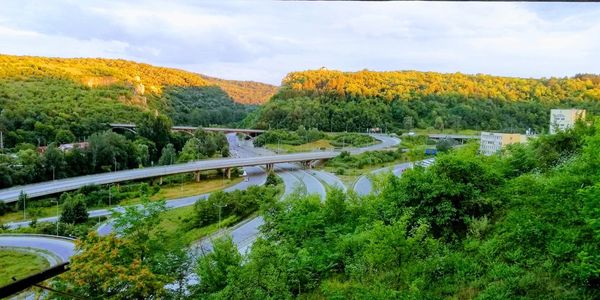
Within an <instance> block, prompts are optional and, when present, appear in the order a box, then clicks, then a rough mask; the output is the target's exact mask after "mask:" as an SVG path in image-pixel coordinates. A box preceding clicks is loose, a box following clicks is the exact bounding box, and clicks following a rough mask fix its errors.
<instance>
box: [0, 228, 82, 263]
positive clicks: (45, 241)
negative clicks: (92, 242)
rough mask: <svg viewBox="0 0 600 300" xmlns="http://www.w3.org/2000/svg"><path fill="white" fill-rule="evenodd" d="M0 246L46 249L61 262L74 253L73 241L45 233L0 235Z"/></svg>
mask: <svg viewBox="0 0 600 300" xmlns="http://www.w3.org/2000/svg"><path fill="white" fill-rule="evenodd" d="M0 247H17V248H33V249H38V250H45V251H48V252H50V253H52V254H54V255H55V256H57V257H58V258H60V259H61V260H62V261H63V262H64V261H68V260H69V258H71V256H73V254H75V243H74V242H73V241H72V240H69V239H66V238H58V237H52V236H47V235H35V234H23V235H0Z"/></svg>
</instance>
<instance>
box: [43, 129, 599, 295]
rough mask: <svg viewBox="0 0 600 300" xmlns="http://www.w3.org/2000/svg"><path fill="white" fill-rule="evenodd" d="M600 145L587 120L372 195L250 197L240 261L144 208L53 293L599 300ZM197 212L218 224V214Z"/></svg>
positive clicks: (443, 162) (224, 242)
mask: <svg viewBox="0 0 600 300" xmlns="http://www.w3.org/2000/svg"><path fill="white" fill-rule="evenodd" d="M598 147H600V123H598V120H596V121H595V122H593V121H592V122H591V123H590V124H584V123H579V124H577V126H576V127H575V128H574V129H570V130H568V131H566V132H561V133H559V134H556V135H542V136H540V137H538V138H537V139H535V140H532V141H531V142H530V143H529V144H516V145H511V146H509V147H508V148H507V149H506V150H505V151H503V152H502V153H500V154H498V155H493V156H489V157H488V156H481V155H476V151H477V145H476V144H471V145H467V146H465V147H462V148H458V149H454V150H450V151H448V152H447V153H444V154H440V155H439V156H438V157H437V159H436V162H435V163H434V164H433V165H432V166H431V167H429V168H423V167H416V168H415V169H412V170H408V171H406V172H404V173H403V175H402V176H401V177H395V176H391V175H390V176H388V177H387V178H386V179H385V180H384V181H383V184H382V186H380V187H379V192H378V193H376V194H371V195H369V196H364V197H360V196H357V195H356V194H352V193H350V194H345V193H343V192H342V191H335V190H333V191H331V192H330V193H328V195H327V199H326V200H324V201H322V200H321V199H320V198H319V197H318V196H316V195H313V196H303V195H299V194H296V195H292V196H291V197H289V198H288V199H286V200H284V201H274V199H273V196H272V195H273V194H272V193H270V192H267V193H262V192H260V188H257V189H255V190H252V191H251V190H249V191H248V192H253V191H255V192H256V193H254V194H253V197H254V198H252V199H253V201H255V202H252V205H254V207H256V206H257V205H259V206H260V211H261V214H262V215H263V217H264V220H265V224H264V225H263V226H262V227H261V237H259V238H258V240H257V241H256V242H255V243H254V245H253V246H252V249H251V252H250V253H249V254H248V255H247V256H243V255H241V254H240V253H238V250H237V247H236V246H235V245H234V244H233V242H232V240H231V239H227V238H223V239H219V240H217V241H215V243H214V247H213V250H212V251H211V252H207V253H203V255H201V256H199V257H195V256H191V255H189V253H187V252H186V250H185V249H186V248H185V247H184V246H182V244H178V243H177V242H174V241H170V242H169V243H168V245H175V247H166V246H165V244H164V243H163V239H164V237H161V236H160V235H158V234H159V233H160V228H157V227H156V225H157V224H159V223H160V219H161V211H163V210H164V208H162V209H161V208H160V207H159V205H160V204H156V203H151V204H149V206H146V207H144V209H143V210H144V213H132V214H130V216H129V218H126V219H122V218H121V220H120V221H119V223H123V224H129V226H125V227H124V228H126V229H127V230H126V231H125V232H124V234H122V235H118V236H117V235H114V234H113V235H111V236H108V237H98V236H96V235H95V234H94V233H92V234H90V235H88V236H87V237H86V238H84V239H82V240H81V241H80V242H79V244H78V247H79V248H78V249H80V250H83V251H82V252H80V253H79V254H77V255H76V256H75V257H73V259H72V261H71V264H72V269H73V270H77V271H76V272H74V271H71V272H68V273H65V274H64V275H62V276H61V277H60V278H59V279H58V280H55V281H54V283H53V287H54V288H55V289H58V290H61V291H65V292H68V293H72V294H75V295H77V296H80V297H90V296H95V297H103V298H111V299H130V298H194V299H290V298H302V299H448V298H450V299H516V298H518V299H598V298H599V297H600V272H599V270H600V255H599V253H600V206H599V202H598V197H600V186H599V185H598V184H597V182H598V181H599V180H600V175H599V173H598V167H599V166H600V152H598V151H597V149H598ZM261 193H262V195H261ZM242 194H243V193H241V194H239V197H238V195H232V196H235V197H237V198H240V199H241V198H243V197H244V195H242ZM227 197H228V196H227V194H222V193H221V194H219V195H217V196H215V199H213V200H212V201H219V202H220V203H229V202H227V201H230V200H227V199H225V200H218V199H216V198H227ZM234 202H235V201H234ZM199 203H203V202H199ZM232 203H233V202H232ZM196 210H197V211H199V212H202V211H207V210H208V211H210V213H211V215H210V220H208V221H205V220H206V219H205V216H207V214H206V213H201V214H200V215H201V216H202V217H201V218H200V219H198V220H196V222H198V221H200V222H201V223H202V224H205V223H210V222H214V221H215V216H214V214H215V213H216V210H215V209H214V207H210V206H209V205H207V204H202V205H198V206H197V207H196ZM190 224H194V222H191V223H190ZM157 231H158V232H157ZM171 238H175V239H176V238H177V236H175V237H171ZM99 266H101V267H99ZM105 266H107V267H105ZM196 276H197V277H199V278H200V280H188V278H197V277H196ZM114 278H119V279H118V280H114ZM57 296H58V295H57Z"/></svg>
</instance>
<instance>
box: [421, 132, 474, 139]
mask: <svg viewBox="0 0 600 300" xmlns="http://www.w3.org/2000/svg"><path fill="white" fill-rule="evenodd" d="M427 136H429V138H430V139H432V140H446V139H453V140H459V141H466V140H478V139H480V136H479V135H466V134H443V133H438V134H428V135H427Z"/></svg>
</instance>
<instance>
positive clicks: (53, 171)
mask: <svg viewBox="0 0 600 300" xmlns="http://www.w3.org/2000/svg"><path fill="white" fill-rule="evenodd" d="M55 169H56V167H55V166H52V181H54V180H55V179H56V176H55V174H56V172H55Z"/></svg>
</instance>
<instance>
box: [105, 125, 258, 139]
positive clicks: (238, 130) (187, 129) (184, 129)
mask: <svg viewBox="0 0 600 300" xmlns="http://www.w3.org/2000/svg"><path fill="white" fill-rule="evenodd" d="M108 125H110V127H111V128H113V129H117V128H120V129H125V130H129V131H131V132H133V133H136V131H135V129H136V128H137V126H136V125H135V124H126V123H110V124H108ZM198 128H200V129H202V130H204V131H213V132H223V133H244V134H247V135H250V136H256V135H259V134H261V133H264V132H265V130H260V129H245V128H220V127H194V126H173V127H171V130H172V131H179V132H187V133H193V132H194V131H196V129H198Z"/></svg>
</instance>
